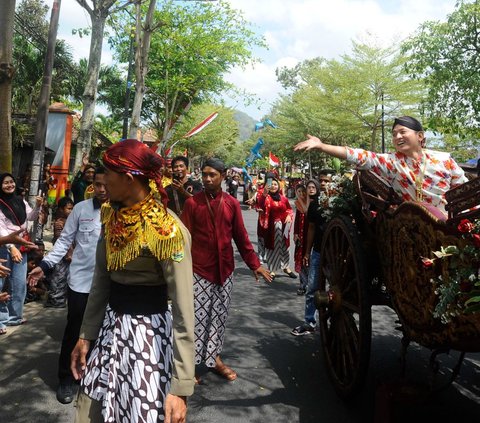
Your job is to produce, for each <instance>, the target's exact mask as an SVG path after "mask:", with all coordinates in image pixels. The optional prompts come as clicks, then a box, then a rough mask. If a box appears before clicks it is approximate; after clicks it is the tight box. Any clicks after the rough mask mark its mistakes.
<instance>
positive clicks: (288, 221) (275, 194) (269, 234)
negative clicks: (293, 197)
mask: <svg viewBox="0 0 480 423" xmlns="http://www.w3.org/2000/svg"><path fill="white" fill-rule="evenodd" d="M257 204H258V210H259V213H260V214H259V222H260V226H261V227H262V228H263V230H264V234H263V235H264V242H265V253H266V254H265V258H266V262H267V266H268V268H269V269H270V274H271V276H272V278H275V277H276V273H275V272H277V270H282V271H283V272H284V273H286V274H287V275H288V276H289V277H290V278H292V279H296V278H297V275H296V274H295V273H293V272H292V271H291V270H290V267H289V261H290V254H289V252H288V248H289V246H290V229H291V226H292V223H293V210H292V207H291V206H290V202H289V201H288V198H287V197H285V196H284V195H283V194H281V192H280V181H279V180H278V179H277V178H276V177H275V176H274V175H273V174H267V177H266V182H265V189H264V190H263V192H262V195H260V196H258V197H257Z"/></svg>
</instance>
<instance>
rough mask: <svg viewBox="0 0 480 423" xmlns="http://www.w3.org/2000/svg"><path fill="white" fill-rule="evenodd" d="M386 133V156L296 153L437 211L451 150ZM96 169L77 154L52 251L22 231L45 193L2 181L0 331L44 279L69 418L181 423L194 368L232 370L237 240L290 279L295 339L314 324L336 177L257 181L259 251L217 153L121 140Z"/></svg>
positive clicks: (418, 133) (254, 264)
mask: <svg viewBox="0 0 480 423" xmlns="http://www.w3.org/2000/svg"><path fill="white" fill-rule="evenodd" d="M392 135H393V146H394V148H395V152H393V153H387V154H377V153H373V152H369V151H366V150H361V149H354V148H350V147H338V146H334V145H329V144H325V143H323V142H322V141H321V140H320V139H319V138H316V137H312V136H309V137H308V139H307V140H305V141H303V142H300V143H299V144H297V146H296V147H295V149H296V150H310V149H318V150H320V151H322V152H324V153H326V154H329V155H331V156H334V157H338V158H341V159H344V160H347V161H348V162H349V163H351V164H352V166H355V167H357V168H361V169H371V170H373V171H374V172H375V173H377V174H378V175H380V176H382V177H383V178H385V179H386V181H388V183H390V184H391V186H392V187H393V189H394V190H395V191H396V192H397V193H398V194H399V196H400V197H401V198H402V199H403V200H405V201H416V202H420V203H422V204H424V205H425V206H426V207H430V208H432V207H434V208H436V209H438V210H439V213H444V211H445V198H444V194H445V192H446V191H448V189H450V188H453V187H455V186H458V185H460V184H462V183H464V182H465V181H466V178H465V175H464V174H463V171H462V170H461V169H460V167H459V166H458V165H457V164H456V163H455V161H454V160H453V159H452V158H451V157H450V156H449V155H447V154H445V153H437V152H433V151H430V150H427V149H425V148H424V145H425V133H424V131H423V128H422V126H421V124H420V122H419V121H417V120H416V119H414V118H411V117H408V116H404V117H401V118H397V119H396V120H395V122H394V125H393V128H392ZM102 163H103V165H102V166H94V165H92V164H90V163H89V161H88V157H87V156H85V157H84V159H83V161H82V167H81V169H80V170H79V172H78V173H77V174H76V175H75V178H74V180H73V182H72V187H71V195H72V196H73V198H70V197H65V198H62V199H60V200H59V201H58V204H56V213H55V220H54V222H53V228H54V239H53V241H54V243H53V247H52V249H51V250H50V251H49V252H48V253H47V254H46V255H44V253H43V252H42V249H41V248H40V247H41V246H40V245H36V244H35V243H33V242H32V241H30V240H29V239H28V238H27V237H25V236H24V234H25V233H27V232H26V224H27V222H28V221H32V220H36V219H37V220H38V218H39V216H40V214H41V209H42V207H43V205H44V198H43V197H42V196H40V197H38V198H37V200H36V203H35V207H34V208H33V209H32V208H31V207H30V206H29V205H28V203H26V201H25V200H24V198H23V197H22V196H21V195H19V194H18V193H17V191H16V183H15V179H14V177H13V176H12V175H11V174H9V173H4V174H2V175H0V184H1V190H0V245H1V246H0V252H1V255H2V257H3V259H4V260H3V262H2V263H1V264H0V276H1V279H0V284H1V285H0V291H1V294H0V335H1V334H5V333H6V332H7V327H8V326H14V325H20V324H23V323H25V319H24V317H23V306H24V302H25V299H26V294H27V285H28V286H29V287H30V289H32V290H33V289H40V287H41V285H42V283H44V285H45V289H46V291H47V299H46V301H45V306H46V307H67V319H66V326H65V331H64V336H63V340H62V345H61V349H60V354H59V361H58V379H59V384H58V389H57V399H58V400H59V401H60V402H61V403H64V404H68V403H70V402H72V401H73V400H74V398H75V397H77V409H76V417H75V421H76V422H77V423H84V422H107V421H115V422H119V423H127V422H128V423H131V422H144V421H145V422H157V421H168V422H172V423H173V422H184V421H185V416H186V412H187V402H186V398H187V397H188V396H189V395H191V394H192V393H193V390H194V386H195V384H196V383H200V379H199V377H198V376H196V366H198V365H200V364H202V363H203V364H204V365H205V366H206V367H207V368H209V369H211V370H212V371H213V372H215V373H216V374H218V375H219V376H220V377H222V378H224V379H225V380H227V381H233V380H235V379H236V378H237V377H238V375H237V372H236V371H235V370H234V369H232V368H231V367H230V366H229V365H227V364H225V363H224V362H223V360H222V358H221V354H222V351H223V347H224V343H225V333H226V324H227V320H228V314H229V311H230V305H231V300H232V295H233V291H234V285H235V283H234V279H235V278H234V269H235V260H234V252H233V247H232V240H233V241H234V242H235V245H236V247H237V249H238V251H239V253H240V256H241V257H242V259H243V261H244V262H245V264H246V265H247V266H248V268H250V269H251V271H252V274H253V277H254V279H255V280H257V281H258V280H259V279H263V280H264V281H266V282H267V283H270V282H272V281H273V280H275V279H277V278H279V277H280V276H284V277H287V278H289V279H290V278H291V279H295V280H296V279H298V289H297V294H298V295H305V297H304V298H305V312H304V316H302V320H303V321H302V323H301V324H300V325H298V326H296V327H295V328H293V329H292V330H291V334H292V335H295V336H300V335H308V334H311V333H313V332H314V331H315V327H316V323H317V322H316V316H315V314H316V309H315V305H314V301H313V298H314V293H315V291H316V290H317V287H318V277H317V274H318V269H319V264H320V251H321V242H322V234H323V231H324V229H325V225H326V223H327V222H326V220H325V218H324V215H323V214H322V213H321V210H320V208H319V202H318V201H317V198H318V196H319V195H320V193H321V192H322V191H325V190H326V187H327V186H328V184H329V183H330V182H331V178H332V172H331V171H321V172H320V173H319V174H318V175H317V176H316V177H315V178H313V179H308V180H299V181H297V183H296V184H295V186H294V187H290V189H294V192H295V200H294V201H292V202H291V201H290V200H289V198H287V196H286V195H285V193H286V189H287V187H285V184H284V181H283V180H282V179H281V178H279V175H278V173H276V172H275V171H268V172H265V173H263V174H261V175H259V177H258V179H257V181H256V182H255V185H256V190H255V191H254V193H253V195H251V196H250V198H249V199H248V204H249V206H250V209H251V210H252V211H251V212H252V213H253V210H255V211H256V212H257V216H258V223H257V239H256V241H257V251H256V252H255V250H254V247H253V245H252V242H251V241H250V239H249V236H248V234H247V231H246V229H245V226H244V221H243V217H242V212H241V207H240V203H239V202H238V201H237V199H236V196H237V192H238V187H239V186H240V174H239V173H235V172H233V173H227V168H226V166H225V164H224V163H223V161H222V160H220V159H217V158H208V159H206V160H205V161H204V162H203V164H202V166H201V167H200V168H195V169H194V171H193V172H192V173H189V165H190V163H189V160H188V158H187V157H183V156H177V157H174V158H173V159H171V160H168V161H164V160H163V159H162V158H161V157H160V156H159V155H157V154H156V153H155V152H153V151H152V150H151V149H149V148H148V147H147V146H146V145H145V144H143V143H141V142H139V141H137V140H124V141H122V142H119V143H116V144H114V145H112V146H111V147H109V148H108V149H107V150H106V151H105V153H104V154H103V157H102ZM227 176H228V178H227ZM46 178H47V179H49V175H48V174H47V175H46ZM222 184H223V186H226V187H227V191H228V192H225V191H224V190H223V188H222ZM225 184H226V185H225ZM292 203H293V207H292ZM291 239H292V240H293V243H294V246H293V249H294V260H293V264H294V270H295V272H296V273H295V272H294V271H293V270H292V269H291V267H290V249H291V245H290V241H291ZM27 249H29V250H30V251H29V252H27V251H26V250H27ZM27 272H28V277H27ZM27 280H28V284H27ZM287 280H288V279H287Z"/></svg>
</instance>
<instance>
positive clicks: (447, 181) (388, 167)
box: [347, 147, 468, 213]
mask: <svg viewBox="0 0 480 423" xmlns="http://www.w3.org/2000/svg"><path fill="white" fill-rule="evenodd" d="M347 161H348V162H349V163H353V164H355V165H356V166H357V168H358V169H371V170H372V171H373V172H375V173H376V174H377V175H379V176H381V177H383V178H384V179H386V180H387V182H388V183H389V184H390V185H391V186H392V187H393V189H394V190H395V192H397V194H399V195H400V196H401V197H402V199H403V200H404V201H419V200H418V198H419V194H420V195H421V197H422V199H421V201H423V202H425V203H428V204H431V205H432V206H434V207H437V208H438V209H439V210H440V211H442V212H443V213H445V204H446V200H445V193H446V192H447V191H448V190H450V189H451V188H455V187H456V186H458V185H461V184H463V183H465V182H467V180H468V179H467V178H466V176H465V173H464V172H463V170H462V169H461V168H460V166H458V164H457V163H456V162H455V160H453V159H452V158H451V157H450V154H448V153H443V152H439V151H433V150H423V154H422V157H421V158H420V159H419V160H415V159H413V158H411V157H408V156H406V155H405V154H403V153H399V152H395V153H385V154H377V153H374V152H371V151H367V150H362V149H360V148H348V147H347ZM419 185H421V193H419V192H417V186H419Z"/></svg>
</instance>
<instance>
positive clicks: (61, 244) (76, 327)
mask: <svg viewBox="0 0 480 423" xmlns="http://www.w3.org/2000/svg"><path fill="white" fill-rule="evenodd" d="M93 188H94V197H93V198H91V199H89V200H85V201H81V202H80V203H78V204H76V205H75V206H74V208H73V210H72V212H71V213H70V215H69V216H68V218H67V221H66V222H65V226H64V228H63V231H62V233H61V235H60V237H59V238H58V239H57V241H56V242H55V245H54V246H53V249H52V250H51V251H50V252H49V253H48V254H47V256H46V257H45V258H44V259H43V260H42V261H41V263H40V265H39V266H38V267H36V268H35V269H33V270H32V271H31V272H30V273H29V275H28V283H29V285H35V284H36V283H37V282H38V280H39V279H40V278H41V277H43V275H44V273H45V272H46V271H47V270H49V269H51V268H53V267H54V266H55V265H56V264H57V263H59V262H60V261H61V260H62V258H63V257H64V256H65V254H66V253H67V251H68V249H69V248H70V246H71V245H72V244H73V243H75V249H74V250H73V256H72V262H71V264H70V278H69V281H68V293H67V303H68V313H67V325H66V327H65V332H64V334H63V340H62V348H61V350H60V357H59V360H58V378H59V387H58V389H57V399H58V401H60V402H61V403H62V404H68V403H70V402H72V401H73V398H74V396H75V393H76V391H77V385H76V383H75V379H74V377H73V375H72V373H71V371H70V354H71V352H72V350H73V348H74V347H75V344H76V342H77V340H78V337H79V334H80V327H81V325H82V320H83V313H84V312H85V307H86V305H87V300H88V294H89V292H90V288H91V285H92V278H93V270H94V268H95V251H96V249H97V241H98V238H99V235H100V229H101V223H100V208H101V205H102V203H104V202H105V201H107V199H108V198H107V191H106V188H105V175H104V169H103V168H97V169H96V172H95V178H94V182H93Z"/></svg>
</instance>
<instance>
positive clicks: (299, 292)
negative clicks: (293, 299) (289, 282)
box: [297, 288, 307, 295]
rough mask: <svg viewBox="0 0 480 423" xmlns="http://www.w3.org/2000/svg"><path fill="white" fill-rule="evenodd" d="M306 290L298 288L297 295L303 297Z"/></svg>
mask: <svg viewBox="0 0 480 423" xmlns="http://www.w3.org/2000/svg"><path fill="white" fill-rule="evenodd" d="M306 292H307V290H306V289H305V288H298V289H297V295H305V293H306Z"/></svg>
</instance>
